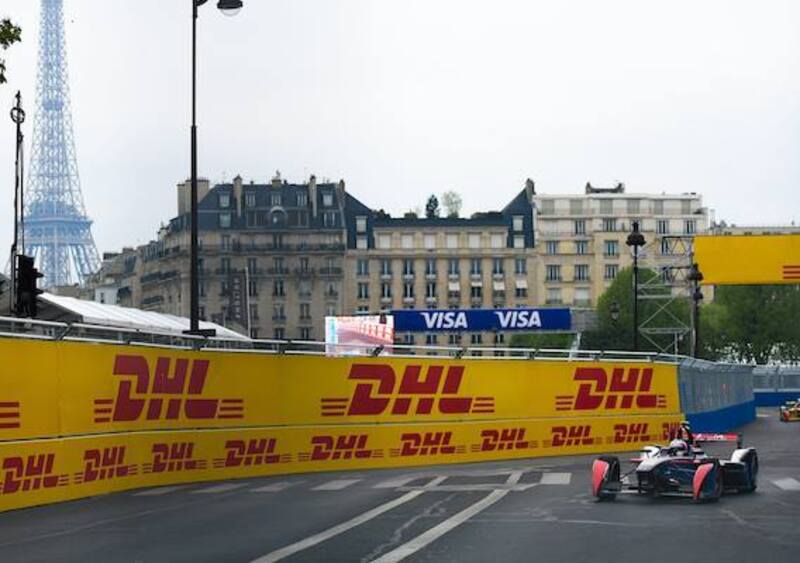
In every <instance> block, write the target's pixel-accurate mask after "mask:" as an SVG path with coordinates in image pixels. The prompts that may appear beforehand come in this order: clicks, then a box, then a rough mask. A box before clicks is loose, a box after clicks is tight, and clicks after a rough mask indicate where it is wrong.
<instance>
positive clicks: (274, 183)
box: [272, 170, 281, 188]
mask: <svg viewBox="0 0 800 563" xmlns="http://www.w3.org/2000/svg"><path fill="white" fill-rule="evenodd" d="M272 187H273V188H280V187H281V171H280V170H276V171H275V176H273V177H272Z"/></svg>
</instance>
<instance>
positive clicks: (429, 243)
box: [425, 235, 436, 250]
mask: <svg viewBox="0 0 800 563" xmlns="http://www.w3.org/2000/svg"><path fill="white" fill-rule="evenodd" d="M425 248H426V249H428V250H433V249H434V248H436V235H425Z"/></svg>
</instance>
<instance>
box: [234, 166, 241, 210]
mask: <svg viewBox="0 0 800 563" xmlns="http://www.w3.org/2000/svg"><path fill="white" fill-rule="evenodd" d="M233 197H234V199H235V200H236V216H237V217H241V216H242V177H241V176H239V175H238V174H237V175H236V177H235V178H234V179H233Z"/></svg>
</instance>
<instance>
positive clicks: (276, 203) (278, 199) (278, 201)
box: [269, 194, 281, 207]
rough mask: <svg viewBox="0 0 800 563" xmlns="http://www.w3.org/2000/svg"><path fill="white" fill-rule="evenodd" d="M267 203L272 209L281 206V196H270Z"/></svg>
mask: <svg viewBox="0 0 800 563" xmlns="http://www.w3.org/2000/svg"><path fill="white" fill-rule="evenodd" d="M269 203H270V205H272V207H277V206H279V205H280V204H281V194H270V196H269Z"/></svg>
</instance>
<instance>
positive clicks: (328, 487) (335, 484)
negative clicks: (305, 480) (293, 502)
mask: <svg viewBox="0 0 800 563" xmlns="http://www.w3.org/2000/svg"><path fill="white" fill-rule="evenodd" d="M359 481H361V479H337V480H335V481H328V482H327V483H323V484H322V485H319V486H318V487H314V488H313V489H311V490H312V491H341V490H342V489H344V488H347V487H349V486H350V485H353V484H354V483H358V482H359Z"/></svg>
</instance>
